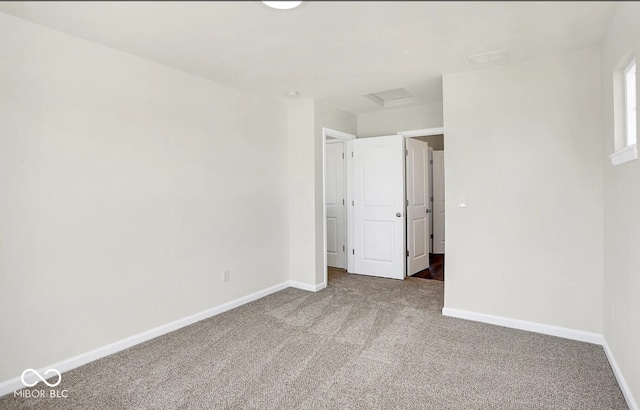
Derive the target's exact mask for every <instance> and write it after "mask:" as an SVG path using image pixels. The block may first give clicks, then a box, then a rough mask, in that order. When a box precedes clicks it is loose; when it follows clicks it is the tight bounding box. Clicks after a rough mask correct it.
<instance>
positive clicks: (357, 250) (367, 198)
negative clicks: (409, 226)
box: [349, 135, 405, 279]
mask: <svg viewBox="0 0 640 410" xmlns="http://www.w3.org/2000/svg"><path fill="white" fill-rule="evenodd" d="M352 144H353V145H352V147H353V182H352V183H353V186H352V191H353V204H352V205H353V206H352V208H353V249H352V252H353V260H354V266H353V269H352V268H351V266H350V267H349V270H350V271H353V273H359V274H363V275H372V276H380V277H386V278H395V279H404V272H405V270H404V261H405V240H404V239H405V223H404V179H405V175H404V144H403V138H402V137H401V136H398V135H392V136H387V137H374V138H363V139H356V140H354V141H353V143H352Z"/></svg>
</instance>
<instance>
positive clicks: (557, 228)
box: [444, 48, 603, 334]
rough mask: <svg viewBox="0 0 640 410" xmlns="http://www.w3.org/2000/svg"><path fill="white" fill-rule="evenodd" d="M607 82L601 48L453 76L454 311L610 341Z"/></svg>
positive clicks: (448, 301)
mask: <svg viewBox="0 0 640 410" xmlns="http://www.w3.org/2000/svg"><path fill="white" fill-rule="evenodd" d="M601 83H602V79H601V63H600V51H599V48H591V49H584V50H579V51H576V52H573V53H570V54H565V55H561V56H557V55H554V56H547V57H544V58H539V59H535V60H529V61H524V62H517V63H511V64H504V65H499V66H495V67H492V68H486V69H482V70H476V71H471V72H465V73H460V74H452V75H447V76H445V77H444V126H445V129H446V140H447V141H446V144H447V149H446V150H445V157H446V161H445V167H446V174H445V175H446V227H447V271H446V275H447V282H446V285H445V306H446V307H447V308H451V309H461V310H467V311H472V312H478V313H484V314H490V315H496V316H501V317H506V318H513V319H520V320H524V321H530V322H536V323H540V324H546V325H555V326H560V327H565V328H570V329H577V330H582V331H587V332H594V333H597V334H600V333H601V332H602V263H603V239H602V235H603V226H602V214H603V204H602V202H603V181H602V179H603V177H602V155H603V152H602V104H601V100H602V87H601ZM460 195H466V200H467V207H466V208H458V207H457V204H458V199H459V196H460Z"/></svg>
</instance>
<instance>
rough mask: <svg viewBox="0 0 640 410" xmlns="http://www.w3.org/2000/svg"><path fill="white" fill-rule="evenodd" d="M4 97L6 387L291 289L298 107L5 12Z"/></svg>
mask: <svg viewBox="0 0 640 410" xmlns="http://www.w3.org/2000/svg"><path fill="white" fill-rule="evenodd" d="M0 90H2V91H1V92H0V193H1V194H0V235H1V236H0V312H1V313H0V329H2V330H1V333H2V336H1V337H0V352H1V357H0V363H2V364H1V365H0V381H3V380H7V379H10V378H14V377H18V376H19V375H20V373H21V372H22V371H23V370H24V369H26V368H39V367H41V366H45V365H49V364H52V363H55V362H56V361H59V360H63V359H67V358H70V357H72V356H75V355H78V354H80V353H83V352H87V351H89V350H91V349H94V348H97V347H102V346H104V345H106V344H108V343H111V342H114V341H117V340H121V339H123V338H125V337H128V336H131V335H134V334H136V333H139V332H142V331H145V330H148V329H150V328H153V327H156V326H159V325H163V324H166V323H168V322H170V321H173V320H176V319H179V318H183V317H185V316H188V315H191V314H194V313H196V312H200V311H202V310H205V309H208V308H211V307H213V306H216V305H219V304H221V303H224V302H227V301H230V300H233V299H236V298H238V297H241V296H244V295H247V294H250V293H253V292H255V291H258V290H262V289H265V288H267V287H270V286H273V285H276V284H279V283H282V282H285V281H288V280H289V274H288V264H287V263H286V261H287V260H288V231H287V218H288V215H287V210H288V209H287V201H286V198H287V184H286V166H285V164H286V149H285V144H286V138H285V134H286V120H285V118H286V117H285V115H286V113H285V107H284V105H281V104H279V103H275V102H271V101H267V100H264V99H261V98H257V97H254V96H252V95H249V94H246V93H243V92H240V91H237V90H235V89H233V88H230V87H227V86H223V85H221V84H217V83H214V82H212V81H209V80H205V79H203V78H200V77H197V76H194V75H190V74H187V73H184V72H181V71H179V70H176V69H172V68H169V67H166V66H162V65H159V64H156V63H153V62H150V61H148V60H144V59H141V58H137V57H133V56H131V55H128V54H125V53H121V52H118V51H115V50H111V49H108V48H105V47H102V46H98V45H96V44H94V43H90V42H87V41H83V40H80V39H77V38H73V37H70V36H67V35H64V34H60V33H58V32H55V31H52V30H49V29H46V28H44V27H41V26H38V25H34V24H32V23H27V22H25V21H22V20H19V19H16V18H14V17H10V16H8V15H5V14H2V13H0ZM224 268H229V269H231V281H230V282H228V283H224V284H223V283H222V282H221V271H222V269H224Z"/></svg>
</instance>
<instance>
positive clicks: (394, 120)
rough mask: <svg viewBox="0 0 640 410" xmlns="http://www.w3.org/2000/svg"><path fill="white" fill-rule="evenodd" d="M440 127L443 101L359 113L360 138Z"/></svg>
mask: <svg viewBox="0 0 640 410" xmlns="http://www.w3.org/2000/svg"><path fill="white" fill-rule="evenodd" d="M438 127H442V104H441V103H437V104H421V105H414V106H410V107H403V108H392V109H385V110H380V111H374V112H370V113H365V114H360V115H358V138H365V137H377V136H381V135H393V134H396V133H398V132H399V131H410V130H420V129H423V128H438Z"/></svg>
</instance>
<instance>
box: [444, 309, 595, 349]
mask: <svg viewBox="0 0 640 410" xmlns="http://www.w3.org/2000/svg"><path fill="white" fill-rule="evenodd" d="M442 314H443V315H444V316H450V317H456V318H459V319H467V320H473V321H475V322H483V323H489V324H492V325H498V326H503V327H510V328H513V329H520V330H527V331H529V332H535V333H542V334H545V335H551V336H558V337H562V338H565V339H572V340H578V341H580V342H587V343H593V344H597V345H601V344H602V341H603V340H604V339H603V338H602V335H600V334H598V333H591V332H585V331H582V330H576V329H569V328H566V327H559V326H552V325H544V324H541V323H535V322H527V321H525V320H518V319H509V318H506V317H501V316H493V315H487V314H484V313H476V312H470V311H468V310H459V309H452V308H443V309H442Z"/></svg>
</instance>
